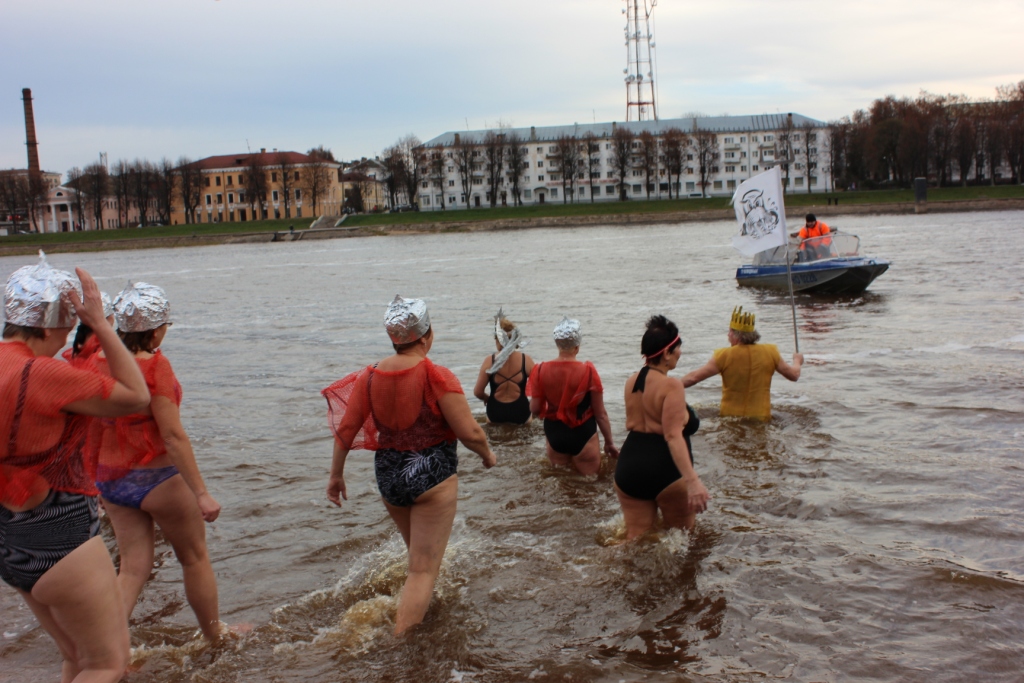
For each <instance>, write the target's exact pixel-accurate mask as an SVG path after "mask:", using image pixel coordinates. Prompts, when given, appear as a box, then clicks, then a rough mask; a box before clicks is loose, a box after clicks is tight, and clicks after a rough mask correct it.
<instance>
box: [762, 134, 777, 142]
mask: <svg viewBox="0 0 1024 683" xmlns="http://www.w3.org/2000/svg"><path fill="white" fill-rule="evenodd" d="M774 139H775V136H774V135H765V136H764V141H765V142H771V141H772V140H774Z"/></svg>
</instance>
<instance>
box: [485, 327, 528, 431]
mask: <svg viewBox="0 0 1024 683" xmlns="http://www.w3.org/2000/svg"><path fill="white" fill-rule="evenodd" d="M499 331H500V332H502V333H503V338H504V340H505V341H506V343H516V341H517V340H518V339H519V338H520V337H519V336H518V334H517V333H516V326H515V325H514V324H513V323H512V321H510V320H509V319H508V318H505V317H503V316H501V312H500V311H499V315H498V316H496V321H495V338H494V342H495V345H496V346H497V347H498V351H499V353H500V352H501V350H502V348H503V346H502V340H501V339H499V338H498V333H499ZM510 340H511V341H510ZM498 355H499V354H494V353H492V354H491V355H490V356H488V357H487V358H485V359H484V362H483V364H482V365H481V366H480V375H479V377H477V381H476V387H475V388H474V389H473V395H474V396H476V397H477V398H478V399H480V400H481V401H483V402H484V404H485V405H486V406H487V421H488V422H493V423H498V424H519V425H521V424H526V423H527V422H529V421H530V418H531V417H532V416H531V414H530V399H529V398H527V396H526V380H527V379H528V378H529V376H530V372H531V371H532V370H533V359H532V358H530V357H529V356H528V355H526V354H525V353H523V352H521V351H513V352H512V355H510V356H509V357H508V360H506V361H505V362H504V363H503V365H502V367H500V368H495V367H494V361H495V358H496V357H497V356H498ZM506 385H510V386H509V388H508V389H502V387H505V386H506ZM488 387H489V388H490V393H487V391H485V390H486V389H487V388H488ZM511 387H516V388H518V390H519V392H518V396H516V397H515V398H513V399H512V400H499V394H500V396H501V398H503V399H508V397H509V394H513V395H514V394H515V393H516V392H515V391H514V390H512V389H511Z"/></svg>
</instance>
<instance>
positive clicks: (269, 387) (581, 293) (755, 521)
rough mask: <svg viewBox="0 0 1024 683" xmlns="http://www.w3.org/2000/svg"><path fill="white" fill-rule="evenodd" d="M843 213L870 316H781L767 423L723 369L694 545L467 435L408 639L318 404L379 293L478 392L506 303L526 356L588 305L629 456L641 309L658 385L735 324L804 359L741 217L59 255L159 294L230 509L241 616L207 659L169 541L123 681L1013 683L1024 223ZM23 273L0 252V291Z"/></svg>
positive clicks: (379, 335) (531, 453) (517, 442)
mask: <svg viewBox="0 0 1024 683" xmlns="http://www.w3.org/2000/svg"><path fill="white" fill-rule="evenodd" d="M830 223H834V224H836V225H838V226H839V227H840V228H841V229H846V230H848V231H850V232H854V233H857V234H859V235H860V236H861V238H862V251H863V252H865V253H870V254H872V255H877V256H882V257H886V258H889V259H891V260H892V262H893V266H892V269H891V270H890V271H889V272H888V273H886V274H885V275H883V276H882V278H880V279H879V280H878V281H877V282H876V283H875V284H874V285H872V286H871V288H870V289H869V290H868V291H867V293H865V294H864V295H862V296H859V297H853V298H839V299H813V298H808V297H798V300H797V305H798V310H797V317H798V325H799V329H800V336H801V346H802V349H803V350H804V351H805V352H806V354H807V357H808V361H807V365H806V366H805V369H804V374H803V377H802V378H801V380H800V382H799V383H797V384H791V383H789V382H786V381H785V380H783V379H782V378H781V377H776V381H775V383H774V386H773V404H774V412H775V418H774V419H773V421H772V422H771V423H770V424H767V425H761V424H751V423H748V422H744V421H740V420H733V419H721V418H719V417H718V416H717V407H718V402H719V387H720V384H719V383H718V381H717V380H709V381H707V382H705V383H704V384H702V385H700V386H697V387H694V388H693V389H691V390H689V391H688V392H687V395H688V399H689V401H690V402H691V403H692V404H693V405H694V406H696V408H697V410H698V412H699V414H700V416H701V419H702V424H701V429H700V431H699V432H698V433H697V435H696V436H695V438H694V442H693V443H694V452H695V455H696V461H697V471H698V473H699V474H700V476H701V477H702V479H703V480H704V482H705V484H706V485H707V487H708V488H709V490H710V491H711V493H712V495H713V496H714V498H713V500H712V501H711V506H710V509H709V511H708V512H707V513H706V514H704V515H702V516H701V517H700V519H699V522H698V525H697V528H696V530H695V532H694V533H693V534H692V535H690V536H687V535H686V534H683V533H681V532H677V531H673V532H669V533H663V534H660V535H657V536H654V537H650V538H647V539H644V540H643V541H641V542H638V543H635V544H631V545H626V546H623V545H615V544H614V541H615V540H616V539H617V538H618V536H619V535H620V534H621V530H622V529H621V518H620V517H619V514H618V506H617V504H616V501H615V497H614V494H613V492H612V488H611V478H610V470H607V469H606V471H605V472H604V473H602V474H601V475H599V476H597V477H596V478H585V477H580V476H576V475H573V474H570V473H567V472H564V471H559V470H555V469H552V468H551V467H550V466H549V465H548V464H547V462H546V459H545V458H544V448H543V432H542V430H541V428H540V426H539V425H536V424H532V425H528V426H526V427H523V428H518V429H511V428H499V427H487V432H488V435H489V437H490V439H491V441H492V444H493V446H494V450H495V452H496V453H497V455H498V460H499V465H498V467H496V468H494V469H492V470H488V471H485V470H483V469H482V468H481V466H480V465H479V461H478V459H477V458H476V457H475V456H474V455H473V454H471V453H469V452H467V451H462V450H461V449H460V457H461V464H460V482H459V491H460V492H459V512H458V516H457V519H456V523H455V528H454V532H453V535H452V540H451V543H450V545H449V548H448V553H447V555H446V559H445V563H444V566H443V570H442V575H441V578H440V580H439V581H438V585H437V593H436V598H435V600H434V602H433V604H432V606H431V608H430V611H429V613H428V615H427V620H426V622H425V623H424V624H423V625H422V627H420V628H419V630H418V631H416V632H415V634H414V635H412V636H410V637H408V638H404V639H396V638H394V637H393V636H391V635H390V631H391V626H392V623H391V620H392V619H393V614H394V608H395V596H396V595H397V591H398V589H399V588H400V586H401V584H402V581H403V580H404V576H405V563H404V554H405V553H404V548H403V546H402V542H401V538H400V537H399V536H398V534H397V533H396V532H395V529H394V527H393V525H392V523H391V522H390V520H389V519H388V517H387V514H386V513H385V511H384V507H383V505H382V504H381V502H380V500H379V497H378V495H377V493H376V490H375V483H374V478H373V467H372V454H369V453H365V452H357V453H354V454H353V455H352V456H351V457H350V459H349V467H348V473H347V474H348V487H349V492H350V497H349V501H348V502H347V503H346V505H345V507H344V508H343V509H341V510H338V509H335V508H333V507H331V506H330V505H329V504H328V503H327V501H326V499H325V495H324V487H325V485H326V480H327V477H326V475H327V468H328V465H329V460H330V452H331V438H330V434H329V432H328V429H327V426H326V420H325V404H324V402H323V400H322V399H321V397H320V396H319V390H320V389H321V388H323V387H324V386H326V385H327V384H329V383H330V382H331V381H333V380H334V379H336V378H338V377H340V376H342V375H344V374H346V373H348V372H350V371H352V370H354V369H356V368H359V367H360V366H363V365H365V364H367V363H370V362H373V361H375V360H377V359H378V358H380V357H382V356H383V355H385V354H386V353H387V351H388V345H387V340H386V337H385V335H384V332H383V330H382V325H381V323H382V318H383V312H384V308H385V306H386V304H387V302H388V301H389V300H390V299H391V298H392V297H393V296H394V294H395V293H396V292H401V293H402V294H403V295H406V296H419V297H424V298H426V299H427V300H428V301H429V303H430V308H431V316H432V319H433V322H434V326H435V331H436V341H435V344H434V347H433V351H432V352H431V357H432V358H433V360H434V361H435V362H437V363H440V364H443V365H446V366H448V367H450V368H451V369H452V370H453V371H455V373H456V374H457V375H458V376H459V378H460V379H461V380H462V383H463V386H464V387H465V388H466V389H467V391H470V390H471V388H472V385H473V383H474V380H475V378H476V373H477V370H478V368H479V364H480V362H481V361H482V359H483V357H484V356H485V355H486V354H488V353H490V352H491V351H492V341H491V325H492V323H491V316H492V315H493V314H494V312H495V311H496V310H497V308H498V306H504V307H505V311H506V312H507V313H508V314H509V315H510V317H512V319H513V320H515V321H516V322H518V323H519V324H520V325H521V327H522V329H523V330H524V331H525V333H526V334H527V335H528V336H529V337H530V338H531V339H532V342H531V344H530V346H529V347H528V348H527V352H528V353H530V354H531V355H533V357H534V358H535V359H537V360H544V359H547V358H551V357H553V356H554V355H555V349H554V345H553V344H552V342H551V341H550V330H551V328H552V327H553V326H554V325H555V323H556V322H558V320H559V319H560V318H561V316H562V315H563V314H567V315H570V316H574V317H578V318H580V320H581V321H582V323H583V330H584V342H583V346H582V350H581V356H582V357H586V358H589V359H591V360H593V361H594V362H595V364H596V365H597V367H598V370H599V371H600V373H601V377H602V379H603V381H604V384H605V387H606V403H607V405H608V406H609V412H610V414H611V418H612V424H613V428H614V430H615V434H616V440H617V441H618V442H619V443H621V441H622V439H623V438H624V436H625V432H624V412H623V400H622V387H623V384H624V382H625V379H626V378H627V377H628V375H629V374H630V373H631V372H633V371H634V370H636V369H637V368H638V367H639V364H640V357H639V339H640V334H641V332H642V327H643V322H644V320H645V318H646V317H647V316H649V315H651V314H653V313H665V314H666V315H668V316H669V317H670V318H672V319H673V320H675V321H676V322H677V323H679V325H680V327H681V328H682V336H683V338H684V340H685V344H684V346H683V356H682V359H681V361H680V369H679V370H677V374H681V372H685V371H686V370H688V369H691V368H694V367H696V366H698V365H700V364H703V363H704V362H706V361H707V359H708V358H709V357H710V354H711V351H712V350H713V349H714V348H716V347H719V346H723V345H725V332H726V325H727V321H728V316H729V312H730V311H731V310H732V307H733V306H734V305H738V304H743V305H744V306H745V307H748V308H752V309H753V310H754V311H755V312H756V313H757V314H758V328H759V330H760V331H761V332H762V334H763V336H764V338H765V341H768V342H774V343H778V344H779V346H780V349H781V350H782V352H783V354H784V356H786V357H787V358H788V356H789V355H790V354H791V353H792V350H793V346H792V331H791V324H790V311H789V306H788V301H787V300H786V299H785V298H783V297H779V296H777V295H774V294H765V293H759V292H757V291H753V290H746V289H738V288H737V287H736V284H735V280H734V279H733V277H734V273H735V268H736V266H737V265H738V264H739V263H740V257H739V256H738V255H737V254H736V253H735V252H734V251H733V250H732V249H731V248H730V247H729V246H728V243H729V236H730V235H731V233H732V231H733V225H732V224H730V223H725V222H719V223H706V224H685V225H658V226H646V227H628V228H627V227H606V228H602V227H594V228H587V229H576V230H573V229H539V230H523V231H512V232H501V233H484V234H466V235H422V236H409V237H378V238H355V239H350V240H339V241H329V242H317V243H306V242H294V243H283V244H272V245H226V246H217V247H206V248H196V249H188V250H185V249H181V250H152V251H137V252H133V253H131V254H124V253H116V252H115V253H100V254H80V255H75V254H62V255H54V256H53V257H52V258H51V261H52V263H53V264H54V265H56V266H60V267H66V268H70V267H72V266H74V265H81V266H84V267H86V268H87V269H89V270H90V271H91V272H92V273H93V274H94V275H95V276H96V277H97V279H98V280H99V282H100V285H101V286H102V287H103V288H104V289H105V290H107V291H109V292H111V293H116V291H117V290H119V289H120V287H121V286H123V284H124V283H125V281H127V280H128V279H129V278H133V279H136V280H145V281H148V282H153V283H156V284H159V285H161V286H163V287H164V288H165V289H166V290H167V292H168V293H169V295H170V297H171V299H172V304H173V310H174V319H175V321H176V324H175V326H174V327H173V328H172V330H171V332H170V334H169V335H168V337H167V339H166V341H165V343H164V351H165V353H166V354H167V355H168V357H169V358H170V359H171V361H172V363H173V364H174V367H175V369H176V371H177V373H178V376H179V378H180V379H181V381H182V384H183V386H184V390H185V398H184V403H183V406H182V411H183V419H184V422H185V425H186V428H187V430H188V432H189V434H190V435H191V437H192V440H193V443H194V445H195V449H196V452H197V455H198V458H199V462H200V466H201V468H202V470H203V472H204V474H205V476H206V479H207V483H208V485H209V487H210V489H211V490H212V491H213V492H214V494H215V495H216V497H217V498H218V500H219V501H220V502H221V503H222V505H223V506H224V511H223V513H222V515H221V517H220V519H219V520H218V521H217V522H216V523H215V524H213V525H210V526H209V530H208V533H209V544H210V549H211V554H212V557H213V562H214V568H215V570H216V573H217V577H218V581H219V586H220V601H221V609H222V616H223V618H224V619H225V620H226V621H228V622H229V623H232V624H236V625H238V624H240V625H243V626H244V627H245V628H246V629H248V630H247V633H246V634H245V635H244V636H242V637H241V638H240V639H238V640H236V641H234V642H232V643H230V644H228V645H225V646H221V647H216V648H208V647H204V646H203V645H202V643H201V642H200V641H199V640H197V638H196V636H195V622H194V618H193V616H192V613H191V611H190V610H189V608H188V605H187V603H185V601H184V595H183V591H182V587H181V572H180V569H179V567H178V566H177V564H176V561H175V559H174V556H173V554H172V553H171V552H170V549H169V547H168V546H167V545H166V544H163V543H161V544H160V546H159V547H158V553H157V560H156V563H155V566H154V570H153V577H152V579H151V580H150V582H149V584H148V585H147V586H146V589H145V591H144V593H143V598H142V601H141V602H140V604H139V605H138V607H137V609H136V610H135V614H134V618H133V622H132V627H131V632H132V639H133V646H134V664H133V670H132V673H130V674H129V675H128V676H127V677H126V680H127V681H130V682H143V681H146V682H148V681H182V682H184V681H198V682H204V683H205V682H210V683H212V682H221V681H246V682H253V681H268V682H269V681H282V682H284V681H288V682H301V683H320V682H324V683H326V682H329V681H410V682H411V681H417V682H420V681H429V682H435V681H436V682H438V683H442V682H449V681H451V682H460V681H461V682H469V681H473V682H483V681H497V682H503V681H523V680H532V681H540V682H544V681H551V682H553V681H599V682H608V683H617V682H618V681H638V680H655V681H661V680H664V681H761V680H791V681H857V680H864V681H964V680H986V681H1017V680H1020V679H1021V676H1022V674H1021V665H1022V663H1024V645H1022V643H1024V617H1022V614H1024V551H1022V548H1024V524H1022V521H1021V513H1022V510H1024V502H1022V501H1024V498H1022V497H1021V495H1020V491H1021V490H1022V485H1024V469H1022V455H1024V453H1022V448H1021V443H1022V437H1024V419H1022V417H1024V329H1022V324H1021V323H1022V320H1024V268H1022V267H1021V261H1022V255H1024V212H1004V213H998V214H993V213H975V214H945V215H935V216H927V215H926V216H899V217H895V216H890V217H866V216H857V217H846V218H835V219H833V220H831V221H830ZM31 261H32V259H29V258H26V257H8V258H2V259H0V276H2V277H3V278H4V279H6V277H7V275H8V274H10V272H11V271H13V270H14V269H15V268H17V267H19V266H21V265H24V264H26V263H29V262H31ZM470 402H471V405H472V406H473V407H474V410H475V412H476V413H477V414H478V415H480V417H481V419H483V418H482V413H483V410H482V406H480V405H479V402H478V401H475V400H473V399H471V400H470ZM105 533H106V534H107V536H108V542H109V543H110V545H111V548H112V549H113V547H114V546H113V542H112V539H110V533H109V528H108V529H106V530H105ZM0 614H2V615H3V617H2V640H0V681H18V682H19V683H20V682H32V681H52V680H56V678H57V675H58V673H57V672H58V669H59V659H58V657H57V654H56V648H55V646H54V645H53V643H52V641H50V639H49V638H48V637H47V636H46V635H45V633H44V632H43V631H42V630H41V629H40V628H39V626H38V625H37V624H36V622H35V621H34V619H33V618H32V616H31V615H30V613H29V612H28V610H27V609H26V608H25V607H24V606H23V604H22V603H21V601H20V600H19V599H18V598H17V596H16V594H15V593H14V591H13V590H12V589H10V588H9V587H7V586H6V585H2V586H0Z"/></svg>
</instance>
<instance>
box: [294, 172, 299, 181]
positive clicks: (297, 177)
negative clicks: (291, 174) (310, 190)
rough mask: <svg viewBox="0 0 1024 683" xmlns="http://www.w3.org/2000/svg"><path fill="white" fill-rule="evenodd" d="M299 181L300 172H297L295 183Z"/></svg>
mask: <svg viewBox="0 0 1024 683" xmlns="http://www.w3.org/2000/svg"><path fill="white" fill-rule="evenodd" d="M298 181H299V172H298V171H296V172H295V182H298Z"/></svg>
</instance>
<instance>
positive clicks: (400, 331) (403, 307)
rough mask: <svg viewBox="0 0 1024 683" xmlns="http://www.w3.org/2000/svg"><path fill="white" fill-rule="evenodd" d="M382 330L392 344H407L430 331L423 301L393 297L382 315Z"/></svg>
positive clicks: (425, 304) (425, 305)
mask: <svg viewBox="0 0 1024 683" xmlns="http://www.w3.org/2000/svg"><path fill="white" fill-rule="evenodd" d="M384 328H385V329H386V330H387V331H388V336H389V337H390V338H391V343H392V344H409V343H412V342H414V341H416V340H417V339H419V338H420V337H422V336H423V335H425V334H426V333H427V330H429V329H430V314H429V313H427V302H426V301H424V300H423V299H403V298H402V297H401V296H399V295H397V294H396V295H395V299H394V301H392V302H391V304H390V305H389V306H388V311H387V313H385V314H384Z"/></svg>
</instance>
